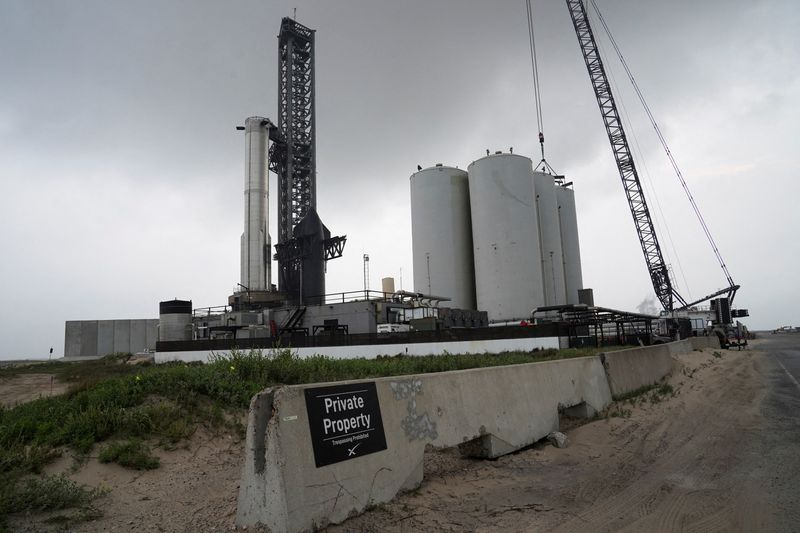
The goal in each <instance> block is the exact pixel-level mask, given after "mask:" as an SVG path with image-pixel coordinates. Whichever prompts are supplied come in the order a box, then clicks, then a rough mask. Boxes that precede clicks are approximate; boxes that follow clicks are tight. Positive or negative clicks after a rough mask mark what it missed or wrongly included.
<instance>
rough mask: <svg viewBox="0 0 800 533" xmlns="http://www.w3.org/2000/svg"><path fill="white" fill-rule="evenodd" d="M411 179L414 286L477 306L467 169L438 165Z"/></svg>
mask: <svg viewBox="0 0 800 533" xmlns="http://www.w3.org/2000/svg"><path fill="white" fill-rule="evenodd" d="M410 180H411V238H412V250H413V261H414V290H415V291H416V292H422V293H425V294H433V295H436V296H446V297H448V298H451V301H449V302H443V303H442V304H441V305H442V307H452V308H457V309H476V307H475V273H474V267H473V261H472V227H471V223H470V207H469V205H470V201H469V184H468V180H467V173H466V172H464V171H463V170H459V169H457V168H452V167H446V166H442V165H441V164H439V165H436V166H434V167H431V168H426V169H424V170H420V171H419V172H416V173H414V174H412V175H411V178H410Z"/></svg>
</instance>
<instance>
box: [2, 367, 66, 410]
mask: <svg viewBox="0 0 800 533" xmlns="http://www.w3.org/2000/svg"><path fill="white" fill-rule="evenodd" d="M68 386H69V385H68V384H67V383H60V382H59V381H57V380H56V379H55V378H54V376H53V375H52V374H21V375H19V376H14V377H12V378H7V379H4V378H0V405H3V406H4V407H13V406H14V405H16V404H18V403H25V402H30V401H31V400H36V399H38V398H42V397H45V396H53V395H56V394H63V393H64V392H66V391H67V387H68Z"/></svg>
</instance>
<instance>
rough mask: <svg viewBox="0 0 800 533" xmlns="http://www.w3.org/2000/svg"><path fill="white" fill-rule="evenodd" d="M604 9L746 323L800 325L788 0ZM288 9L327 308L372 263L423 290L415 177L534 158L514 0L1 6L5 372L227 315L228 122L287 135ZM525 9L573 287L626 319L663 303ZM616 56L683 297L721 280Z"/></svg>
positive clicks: (234, 204) (606, 161)
mask: <svg viewBox="0 0 800 533" xmlns="http://www.w3.org/2000/svg"><path fill="white" fill-rule="evenodd" d="M598 2H599V6H600V8H601V10H602V11H603V13H604V15H605V18H606V20H607V22H608V23H609V25H610V26H611V29H612V31H613V32H614V36H615V38H616V39H617V42H618V44H619V45H620V46H621V48H622V51H623V53H624V54H625V56H626V59H627V60H628V63H629V65H630V67H631V69H632V70H633V72H634V74H635V76H636V78H637V81H638V82H639V84H640V86H641V88H642V90H643V91H644V93H645V96H646V98H647V99H648V101H649V103H650V106H651V108H652V110H653V112H654V114H655V116H656V118H657V119H658V120H659V122H660V125H661V128H662V130H663V132H664V134H665V136H666V137H667V139H668V141H669V142H670V146H671V148H672V152H673V153H674V155H675V156H676V158H677V160H678V162H679V164H680V165H681V168H682V170H683V172H684V175H685V176H686V179H687V181H688V183H689V186H690V187H691V189H692V191H693V193H694V196H695V199H696V200H697V203H698V204H699V206H700V209H701V211H702V213H703V214H704V216H705V218H706V220H707V222H708V225H709V226H710V228H711V231H712V233H713V235H714V237H715V238H716V240H717V244H718V245H719V249H720V251H721V253H722V255H723V257H724V258H725V260H726V262H727V264H728V267H729V269H730V272H731V274H732V275H733V278H734V280H735V281H736V282H737V283H740V284H741V285H742V289H741V291H740V292H739V295H738V297H737V300H736V304H737V307H746V308H749V309H750V312H751V318H750V319H748V320H747V323H748V324H749V325H750V326H751V328H754V329H758V328H770V329H771V328H775V327H777V326H780V325H784V324H794V325H800V313H798V310H797V308H798V302H800V289H798V266H797V265H798V261H800V244H799V243H800V237H798V230H800V215H799V214H798V206H797V204H798V201H799V200H800V185H798V181H799V180H798V175H797V174H798V163H797V161H798V153H797V150H798V145H799V144H800V143H799V142H798V141H800V139H799V138H798V137H799V136H798V132H799V128H798V124H800V103H798V101H799V100H798V94H800V74H798V72H800V68H799V67H800V39H798V37H797V28H798V27H800V7H798V6H800V4H798V3H797V2H796V1H795V0H784V1H780V0H772V1H758V0H747V1H744V0H727V1H721V0H719V1H716V0H711V1H703V2H696V1H672V2H663V1H657V0H647V1H642V0H598ZM295 7H296V8H297V19H298V20H299V21H300V22H301V23H303V24H305V25H307V26H309V27H311V28H314V29H316V30H317V34H316V35H317V49H316V54H317V55H316V65H317V71H316V73H317V86H316V91H317V93H316V94H317V128H318V129H317V158H318V162H317V171H318V178H317V191H318V199H317V204H318V211H319V213H320V215H321V217H322V219H323V221H324V222H325V223H326V225H327V226H328V227H329V228H330V229H331V231H332V233H333V234H337V235H341V234H346V235H347V237H348V241H347V247H346V249H345V255H344V257H343V258H341V259H337V260H335V261H332V262H330V263H329V265H328V277H327V284H328V291H329V292H338V291H348V290H358V289H361V288H362V284H363V281H362V254H364V253H368V254H369V255H370V258H371V262H370V274H371V278H370V284H371V286H372V287H373V288H378V287H379V286H380V279H381V278H382V277H384V276H394V277H396V278H398V279H397V286H398V288H399V286H400V279H399V278H400V275H401V271H402V285H403V288H405V289H411V288H412V287H411V285H412V283H411V280H412V271H411V264H412V261H411V220H410V207H409V182H408V178H409V175H410V174H411V173H412V172H413V171H415V169H416V166H417V164H421V165H423V166H429V165H432V164H434V163H444V164H445V165H453V166H458V167H460V168H466V167H467V166H468V165H469V163H471V162H472V161H473V160H475V159H477V158H479V157H481V156H482V155H483V154H485V150H486V149H487V148H488V149H491V150H492V151H494V150H497V149H503V150H506V149H508V147H509V146H513V147H514V152H515V153H522V154H525V155H530V156H532V157H534V158H537V159H538V146H537V144H538V143H537V140H536V136H537V131H536V126H535V124H536V120H535V115H534V111H533V109H534V106H533V96H532V95H533V85H532V77H531V72H530V59H529V50H528V44H527V42H528V41H527V39H528V36H527V25H526V22H525V2H524V0H498V1H491V2H489V1H481V2H479V1H468V0H424V1H423V0H413V1H411V0H404V1H402V2H400V1H390V0H381V1H376V0H360V1H351V0H337V1H324V2H323V1H317V2H309V1H305V0H303V1H301V0H294V1H292V2H287V1H270V2H267V1H264V0H258V1H255V0H253V1H235V2H222V1H217V2H211V1H196V0H191V1H189V0H184V1H178V0H158V1H155V0H152V1H142V2H128V1H121V0H97V1H89V0H74V1H56V0H52V1H41V0H0V185H2V195H0V250H2V252H0V253H2V260H0V284H2V285H0V287H1V288H2V290H0V296H1V297H2V298H1V299H0V338H1V339H2V343H0V358H18V357H42V356H46V355H47V352H48V350H49V348H50V347H51V346H52V347H54V355H58V356H60V355H62V354H63V350H64V322H65V321H66V320H83V319H121V318H156V317H157V316H158V302H159V301H160V300H165V299H172V298H175V297H177V298H185V299H192V300H193V302H194V305H195V307H200V306H211V305H221V304H224V303H226V301H227V296H228V295H229V294H230V293H231V292H232V290H233V288H234V286H235V284H236V282H237V281H239V279H238V277H239V236H240V234H241V232H242V228H243V212H242V203H243V202H242V200H243V195H242V188H243V181H244V177H243V176H244V139H243V137H242V134H241V133H237V132H236V131H235V129H234V128H235V126H236V125H239V124H242V123H243V121H244V119H245V118H246V117H247V116H251V115H262V116H266V117H270V118H273V119H275V117H276V112H277V79H276V71H277V39H276V36H277V33H278V29H279V23H280V19H281V17H283V16H286V15H291V13H292V9H293V8H295ZM534 15H535V25H536V37H537V48H538V54H539V62H540V77H541V84H542V97H543V108H544V112H543V113H544V117H543V118H544V126H545V134H546V137H547V145H546V146H547V159H548V161H549V162H550V164H551V165H552V166H553V167H555V169H556V170H557V171H559V172H560V173H563V174H565V175H566V176H567V179H568V180H570V181H574V183H575V186H574V187H575V191H576V200H577V206H578V224H579V229H580V239H581V247H582V255H583V275H584V285H585V286H586V287H593V288H594V291H595V302H596V303H597V304H598V305H602V306H606V307H613V308H618V309H626V310H635V309H636V308H637V306H640V304H642V302H643V301H644V300H646V299H647V298H652V294H653V290H652V287H651V286H650V281H649V277H648V275H647V270H646V268H645V264H644V259H643V257H642V253H641V249H640V247H639V243H638V240H637V237H636V232H635V229H634V225H633V222H632V220H631V216H630V213H629V211H628V208H627V203H626V200H625V195H624V192H623V189H622V186H621V183H620V179H619V175H618V174H617V170H616V167H615V164H614V160H613V157H612V154H611V150H610V148H609V145H608V140H607V138H606V137H605V131H604V129H603V124H602V121H601V119H600V115H599V112H598V109H597V105H596V102H595V99H594V95H593V93H592V90H591V86H590V84H589V81H588V76H587V73H586V69H585V66H584V65H583V60H582V57H581V55H580V51H579V49H578V46H577V41H576V38H575V35H574V32H573V29H572V25H571V21H570V19H569V15H568V12H567V9H566V6H565V3H564V2H563V1H560V0H552V1H544V0H535V1H534ZM596 29H597V33H598V34H600V33H601V32H600V31H599V28H596ZM602 42H605V43H607V41H606V40H602ZM603 51H604V52H606V58H607V59H606V62H607V64H608V65H609V66H610V70H611V72H612V73H613V76H614V79H615V80H616V84H617V86H618V87H619V89H618V95H617V96H618V99H619V100H620V101H621V102H622V103H623V104H624V107H625V109H626V116H627V120H628V121H629V124H630V125H631V127H630V130H629V135H630V136H631V138H632V139H634V140H635V141H636V145H637V153H636V156H637V157H638V159H637V163H638V165H639V168H640V173H641V175H642V178H643V181H644V182H645V185H646V187H647V189H646V192H647V193H648V194H649V195H650V196H648V200H649V202H650V204H651V209H652V210H653V212H654V215H655V217H656V223H657V224H658V227H657V229H658V230H659V232H660V236H661V241H662V244H663V245H664V247H665V251H666V252H667V255H668V260H669V261H670V262H671V264H672V266H673V268H674V271H675V277H676V279H677V281H678V285H679V289H680V291H681V293H682V294H683V295H684V296H686V297H687V298H699V297H700V296H703V295H704V294H707V293H709V292H712V291H714V290H716V289H718V288H722V287H724V286H725V278H724V277H723V275H722V272H721V270H720V268H719V266H718V265H717V264H716V262H715V259H714V256H713V253H712V250H711V248H710V246H709V245H708V243H707V242H706V240H705V238H704V236H703V235H702V233H701V229H700V227H699V225H698V223H697V221H696V220H695V219H694V218H693V215H692V213H691V211H690V208H689V204H688V201H687V200H686V197H685V195H684V194H683V192H682V190H681V189H680V186H679V183H678V181H677V179H676V178H675V176H674V174H672V172H671V169H670V167H669V165H668V163H667V160H666V158H665V156H664V154H663V152H662V151H661V150H660V148H659V146H658V144H657V140H656V138H655V136H654V134H653V132H652V129H651V128H650V127H649V124H648V123H647V122H646V121H645V118H644V115H643V113H642V111H641V107H640V106H639V104H638V102H637V101H636V99H635V97H634V96H633V95H632V94H631V91H630V89H629V88H628V86H627V84H626V83H625V81H626V80H625V79H624V73H623V72H622V70H621V68H620V67H619V66H618V65H617V63H616V62H615V61H612V58H611V57H610V55H609V53H610V52H611V50H610V48H609V46H608V45H607V44H606V45H605V46H604V47H603ZM270 181H271V190H272V193H273V194H272V198H271V213H272V215H273V219H274V215H275V213H276V209H275V198H276V197H277V194H276V189H275V178H274V176H271V179H270ZM274 228H275V226H274V220H273V225H272V229H271V233H272V235H273V238H274V239H275V238H276V234H277V231H276V230H275V229H274Z"/></svg>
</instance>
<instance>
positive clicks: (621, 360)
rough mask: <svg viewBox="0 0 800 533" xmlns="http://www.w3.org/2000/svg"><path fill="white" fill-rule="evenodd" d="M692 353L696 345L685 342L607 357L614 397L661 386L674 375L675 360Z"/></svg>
mask: <svg viewBox="0 0 800 533" xmlns="http://www.w3.org/2000/svg"><path fill="white" fill-rule="evenodd" d="M694 338H698V337H693V338H692V339H694ZM693 349H694V343H693V341H692V340H691V339H684V340H680V341H675V342H670V343H667V344H656V345H654V346H643V347H641V348H630V349H628V350H619V351H616V352H608V353H604V354H603V355H602V356H601V357H602V360H603V367H604V368H605V371H606V376H607V377H608V385H609V387H610V388H611V394H612V395H613V396H614V397H615V398H618V397H620V396H623V395H625V394H627V393H629V392H633V391H635V390H636V389H640V388H642V387H646V386H648V385H653V384H655V383H658V382H659V381H661V380H662V379H664V377H665V376H666V375H667V374H669V373H670V372H671V371H672V365H673V356H676V355H680V354H684V353H689V352H691V351H692V350H693Z"/></svg>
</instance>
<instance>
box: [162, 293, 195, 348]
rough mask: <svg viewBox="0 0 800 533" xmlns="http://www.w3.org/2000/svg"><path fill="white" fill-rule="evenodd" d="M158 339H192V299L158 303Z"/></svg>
mask: <svg viewBox="0 0 800 533" xmlns="http://www.w3.org/2000/svg"><path fill="white" fill-rule="evenodd" d="M158 340H159V341H190V340H192V301H191V300H168V301H166V302H160V303H159V304H158Z"/></svg>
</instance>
